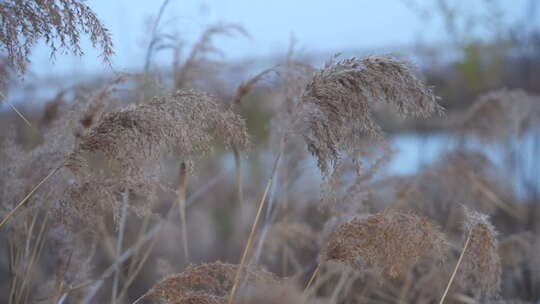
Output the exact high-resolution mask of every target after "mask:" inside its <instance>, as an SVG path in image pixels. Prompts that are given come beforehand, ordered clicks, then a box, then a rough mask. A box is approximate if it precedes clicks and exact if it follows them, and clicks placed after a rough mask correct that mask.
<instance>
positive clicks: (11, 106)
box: [0, 92, 37, 132]
mask: <svg viewBox="0 0 540 304" xmlns="http://www.w3.org/2000/svg"><path fill="white" fill-rule="evenodd" d="M5 98H6V97H5V96H4V94H2V92H0V100H4V99H5ZM4 103H6V104H7V105H8V106H9V107H10V108H11V109H12V110H13V111H14V112H15V113H17V115H19V117H20V118H21V119H22V120H23V121H24V122H25V123H26V125H28V127H30V129H32V131H35V132H37V130H36V128H34V126H32V124H31V123H30V122H29V121H28V119H26V117H24V115H22V113H21V112H19V110H17V108H16V107H15V106H14V105H13V104H11V103H10V102H7V101H4Z"/></svg>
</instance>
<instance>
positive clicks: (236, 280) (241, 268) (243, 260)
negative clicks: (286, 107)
mask: <svg viewBox="0 0 540 304" xmlns="http://www.w3.org/2000/svg"><path fill="white" fill-rule="evenodd" d="M286 140H287V139H286V136H283V138H282V140H281V143H280V147H279V152H278V154H277V156H276V158H275V160H274V164H273V166H272V173H271V174H270V178H269V179H268V182H267V183H266V188H265V189H264V192H263V195H262V197H261V201H260V202H259V208H258V210H257V215H256V216H255V219H254V221H253V225H252V226H251V231H250V233H249V237H248V239H247V241H246V245H245V248H244V251H243V253H242V258H241V259H240V265H239V267H238V271H237V272H236V275H235V278H234V284H233V286H232V289H231V293H230V295H229V300H228V304H232V303H233V301H234V297H235V295H236V291H237V289H238V285H239V282H240V277H241V274H242V272H243V271H244V267H245V265H246V261H247V257H248V253H249V251H250V250H251V246H252V242H253V239H254V237H255V231H256V229H257V226H258V224H259V220H260V217H261V214H262V211H263V209H264V206H265V203H266V197H267V195H268V192H269V191H270V188H271V187H272V183H273V181H274V178H275V175H276V172H277V169H278V165H279V163H280V162H279V161H280V158H281V155H282V154H283V150H284V149H285V142H286Z"/></svg>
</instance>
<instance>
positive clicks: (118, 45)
mask: <svg viewBox="0 0 540 304" xmlns="http://www.w3.org/2000/svg"><path fill="white" fill-rule="evenodd" d="M419 1H420V2H422V0H419ZM456 1H461V2H462V3H464V6H465V8H466V9H468V10H471V11H474V10H478V7H479V3H480V1H479V0H456ZM417 2H418V0H417ZM425 2H426V3H429V2H430V1H428V0H425ZM503 2H504V1H503ZM87 3H88V5H89V6H90V7H91V8H92V9H94V11H95V12H96V13H97V15H98V16H99V17H100V19H101V20H102V21H103V22H104V24H105V25H106V26H107V27H108V28H109V29H110V31H111V33H112V36H113V41H114V43H115V51H116V56H115V57H114V58H113V68H114V69H116V70H138V69H141V68H142V66H143V64H144V53H145V48H146V45H147V42H146V41H147V40H148V36H147V35H146V34H145V33H148V32H149V30H148V26H146V24H147V23H148V20H149V18H150V17H152V16H155V15H156V14H157V11H158V9H159V7H160V5H161V3H162V1H161V0H114V1H112V0H89V1H87ZM526 3H527V0H511V1H506V2H505V5H506V6H507V7H505V10H506V12H505V13H507V14H508V15H510V16H514V17H515V16H522V15H523V13H524V12H525V9H526ZM163 21H164V22H163V25H162V29H163V31H165V32H172V31H176V32H177V33H178V34H180V35H181V37H182V38H183V39H184V40H186V41H187V42H188V44H189V43H192V42H193V41H194V40H195V39H196V37H198V35H199V34H200V32H201V30H203V29H204V28H205V27H206V26H207V25H209V24H212V23H214V22H217V21H223V22H233V23H238V24H240V25H242V26H244V27H245V29H246V30H247V31H248V32H249V33H250V34H251V36H252V38H251V39H245V38H232V39H231V38H226V39H220V40H218V42H217V45H218V46H219V47H220V48H221V49H222V50H223V51H224V53H225V54H226V59H229V60H236V61H239V60H242V59H245V58H250V57H266V56H270V55H273V54H276V53H277V54H279V53H284V52H286V50H287V47H288V44H289V38H290V36H291V34H294V36H295V37H296V39H297V40H298V46H299V48H300V50H301V51H303V52H304V53H309V52H328V53H334V52H339V51H342V50H348V49H382V50H384V49H385V48H392V49H395V48H396V47H401V46H410V45H412V44H413V43H414V42H416V41H419V40H422V41H424V42H427V43H444V42H445V41H447V40H448V36H447V35H446V33H445V30H444V27H443V26H442V23H441V22H440V20H436V19H424V20H421V19H420V18H419V16H418V15H417V14H415V13H414V12H412V11H411V10H410V9H409V8H407V7H406V6H405V5H404V4H403V2H402V1H401V0H377V1H372V0H332V1H328V0H325V1H322V0H311V1H306V0H297V1H294V0H273V1H256V0H251V1H250V0H197V1H196V0H191V1H186V0H171V2H170V5H169V6H168V8H167V13H166V14H165V17H164V19H163ZM84 49H85V51H86V55H85V56H84V57H82V58H75V57H73V56H65V55H58V56H57V58H56V63H55V64H54V65H52V64H51V62H50V61H49V56H48V50H47V49H46V48H44V47H43V46H39V47H37V48H36V50H35V51H34V54H33V56H32V61H33V65H32V70H33V72H34V73H35V74H36V75H38V76H41V75H43V76H45V75H48V74H50V73H54V74H59V75H62V74H80V73H95V72H101V71H107V70H108V69H107V68H105V67H103V65H101V64H100V61H99V59H98V58H97V55H98V53H97V52H96V51H95V50H92V49H91V48H90V47H89V45H88V46H87V47H84ZM168 56H169V55H168V54H165V53H164V54H161V55H160V58H157V59H158V62H159V61H162V62H166V61H167V60H168V59H169V58H168Z"/></svg>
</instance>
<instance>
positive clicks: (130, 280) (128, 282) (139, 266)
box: [118, 238, 158, 299]
mask: <svg viewBox="0 0 540 304" xmlns="http://www.w3.org/2000/svg"><path fill="white" fill-rule="evenodd" d="M157 241H158V238H153V239H152V240H151V241H150V245H148V249H147V250H146V252H145V253H144V254H143V256H142V257H141V259H140V260H139V262H138V264H137V266H136V268H135V269H134V270H133V272H132V273H131V274H130V276H129V277H128V278H127V280H126V282H125V283H124V286H122V290H121V292H120V295H119V296H118V299H122V298H123V297H124V296H125V295H126V294H127V292H128V289H129V286H131V283H133V281H135V279H136V278H137V275H138V274H139V272H140V271H141V269H142V267H143V266H144V264H145V263H146V260H148V257H149V256H150V253H151V252H152V249H154V246H155V245H156V243H157Z"/></svg>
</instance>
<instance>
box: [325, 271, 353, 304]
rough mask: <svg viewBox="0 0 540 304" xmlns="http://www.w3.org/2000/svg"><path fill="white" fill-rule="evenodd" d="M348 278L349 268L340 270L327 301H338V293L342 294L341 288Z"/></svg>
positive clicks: (331, 303)
mask: <svg viewBox="0 0 540 304" xmlns="http://www.w3.org/2000/svg"><path fill="white" fill-rule="evenodd" d="M348 279H349V269H347V270H345V271H343V272H341V274H340V278H339V281H338V283H337V285H336V288H334V291H333V292H332V296H331V297H330V300H329V301H328V303H329V304H335V303H337V302H338V297H339V295H340V294H342V290H343V288H344V287H345V283H347V280H348Z"/></svg>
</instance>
